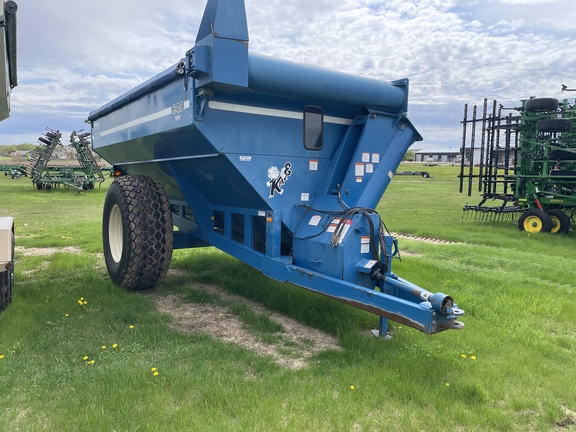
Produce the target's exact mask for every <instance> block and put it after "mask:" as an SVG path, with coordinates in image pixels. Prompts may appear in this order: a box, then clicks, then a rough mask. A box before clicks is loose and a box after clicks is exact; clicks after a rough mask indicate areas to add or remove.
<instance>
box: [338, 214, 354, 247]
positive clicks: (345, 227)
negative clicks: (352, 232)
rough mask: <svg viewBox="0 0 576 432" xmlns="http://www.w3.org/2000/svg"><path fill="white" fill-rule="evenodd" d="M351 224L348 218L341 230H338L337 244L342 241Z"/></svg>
mask: <svg viewBox="0 0 576 432" xmlns="http://www.w3.org/2000/svg"><path fill="white" fill-rule="evenodd" d="M351 226H352V221H351V220H350V219H348V220H347V221H346V222H345V224H344V226H343V227H342V231H340V236H339V237H338V244H340V243H342V241H343V240H344V237H346V234H347V233H348V230H349V229H350V227H351Z"/></svg>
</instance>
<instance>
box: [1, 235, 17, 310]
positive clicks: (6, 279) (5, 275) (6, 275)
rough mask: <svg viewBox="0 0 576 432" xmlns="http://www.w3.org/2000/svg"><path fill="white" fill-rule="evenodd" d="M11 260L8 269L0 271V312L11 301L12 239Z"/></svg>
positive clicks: (12, 274) (12, 278)
mask: <svg viewBox="0 0 576 432" xmlns="http://www.w3.org/2000/svg"><path fill="white" fill-rule="evenodd" d="M11 256H12V262H11V266H10V269H8V270H6V271H3V272H2V273H0V312H2V311H3V310H4V309H6V308H7V307H8V305H9V304H10V302H11V301H12V288H13V286H14V239H12V255H11Z"/></svg>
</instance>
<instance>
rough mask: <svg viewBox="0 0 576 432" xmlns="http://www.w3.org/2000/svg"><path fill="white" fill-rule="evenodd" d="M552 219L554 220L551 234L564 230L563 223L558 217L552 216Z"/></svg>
mask: <svg viewBox="0 0 576 432" xmlns="http://www.w3.org/2000/svg"><path fill="white" fill-rule="evenodd" d="M550 219H552V229H551V230H550V232H551V233H552V234H556V233H557V232H558V231H560V228H562V222H560V219H558V217H556V216H553V215H550Z"/></svg>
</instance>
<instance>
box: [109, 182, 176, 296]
mask: <svg viewBox="0 0 576 432" xmlns="http://www.w3.org/2000/svg"><path fill="white" fill-rule="evenodd" d="M172 231H173V225H172V211H171V208H170V203H169V202H168V197H167V196H166V192H164V189H163V188H162V186H161V185H160V183H158V182H157V181H156V180H154V179H152V178H150V177H146V176H141V175H129V176H123V177H119V178H117V179H116V180H115V181H114V182H113V183H112V184H111V185H110V188H109V189H108V193H107V194H106V200H105V202H104V215H103V220H102V237H103V242H104V259H105V261H106V267H107V269H108V273H109V274H110V278H111V279H112V281H113V282H114V283H115V284H117V285H121V286H124V287H126V288H129V289H135V290H142V289H147V288H152V287H154V286H156V285H157V284H158V283H160V281H161V280H162V279H163V278H164V276H166V273H167V272H168V268H169V267H170V261H171V259H172V245H173V233H172Z"/></svg>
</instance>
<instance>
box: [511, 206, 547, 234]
mask: <svg viewBox="0 0 576 432" xmlns="http://www.w3.org/2000/svg"><path fill="white" fill-rule="evenodd" d="M518 229H520V231H527V232H529V233H540V232H550V230H551V229H552V219H551V218H550V216H549V215H548V213H546V212H545V211H542V210H527V211H525V212H524V213H522V216H520V218H519V219H518Z"/></svg>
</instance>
